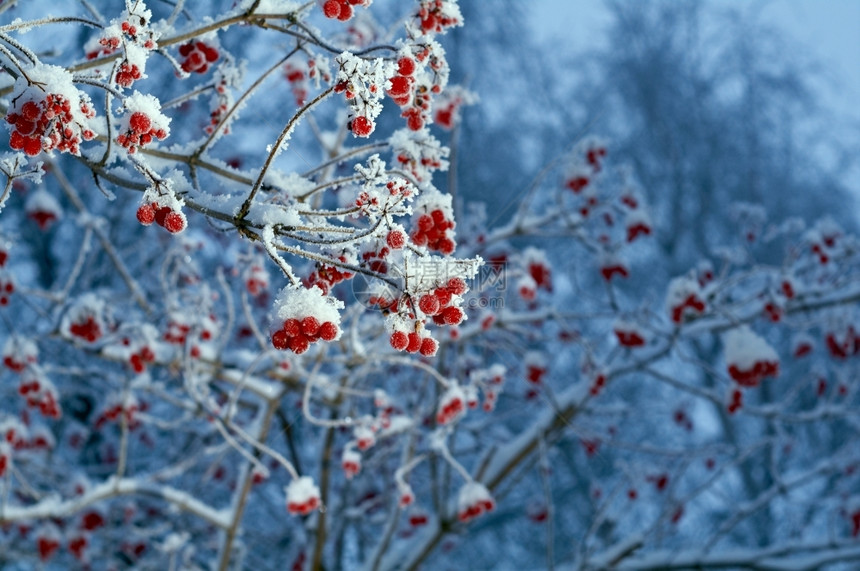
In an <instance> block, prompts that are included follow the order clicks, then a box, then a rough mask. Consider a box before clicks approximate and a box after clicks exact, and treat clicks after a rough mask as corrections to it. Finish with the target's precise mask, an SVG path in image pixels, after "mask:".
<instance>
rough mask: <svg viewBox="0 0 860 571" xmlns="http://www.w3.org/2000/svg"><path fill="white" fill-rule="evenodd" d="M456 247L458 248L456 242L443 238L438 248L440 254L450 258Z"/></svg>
mask: <svg viewBox="0 0 860 571" xmlns="http://www.w3.org/2000/svg"><path fill="white" fill-rule="evenodd" d="M455 246H456V244H454V240H452V239H450V238H442V239H441V240H439V245H438V247H437V250H439V252H440V253H441V254H444V255H445V256H449V255H451V254H453V253H454V247H455Z"/></svg>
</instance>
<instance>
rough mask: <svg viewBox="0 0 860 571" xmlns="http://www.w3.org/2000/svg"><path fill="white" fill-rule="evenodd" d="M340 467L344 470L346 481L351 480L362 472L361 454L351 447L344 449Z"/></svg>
mask: <svg viewBox="0 0 860 571" xmlns="http://www.w3.org/2000/svg"><path fill="white" fill-rule="evenodd" d="M340 466H341V468H343V471H344V474H345V475H346V479H347V480H351V479H352V478H353V477H354V476H356V475H357V474H358V473H359V472H361V454H359V453H358V452H356V451H355V450H353V449H352V448H350V447H346V448H344V449H343V455H342V456H341V459H340Z"/></svg>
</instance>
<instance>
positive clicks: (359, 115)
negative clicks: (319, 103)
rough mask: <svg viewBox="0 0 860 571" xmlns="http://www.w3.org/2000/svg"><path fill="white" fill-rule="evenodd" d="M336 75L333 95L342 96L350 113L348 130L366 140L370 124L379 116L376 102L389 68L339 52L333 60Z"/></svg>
mask: <svg viewBox="0 0 860 571" xmlns="http://www.w3.org/2000/svg"><path fill="white" fill-rule="evenodd" d="M335 61H336V64H337V67H338V71H337V77H336V78H335V87H334V90H335V93H343V95H344V97H345V98H346V101H347V103H348V104H349V107H350V109H351V110H352V113H351V118H350V129H351V130H352V133H353V135H355V136H356V137H369V136H370V134H371V133H373V130H374V129H375V128H376V123H374V120H375V119H376V118H377V117H378V116H379V114H380V113H381V112H382V103H380V99H381V98H382V96H383V91H384V89H385V83H386V81H387V79H388V76H389V75H390V71H391V64H390V63H387V62H386V61H385V60H383V59H381V58H377V59H373V60H367V59H362V58H360V57H357V56H354V55H352V54H351V53H349V52H343V53H342V54H340V55H339V56H338V57H337V59H336V60H335Z"/></svg>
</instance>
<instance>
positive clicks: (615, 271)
mask: <svg viewBox="0 0 860 571" xmlns="http://www.w3.org/2000/svg"><path fill="white" fill-rule="evenodd" d="M600 275H601V277H603V279H604V280H605V281H607V282H610V281H612V278H613V277H615V276H618V277H621V278H629V277H630V268H628V267H627V263H626V262H625V261H624V259H623V258H622V257H621V256H620V255H618V254H614V253H609V252H606V253H604V254H603V256H601V259H600Z"/></svg>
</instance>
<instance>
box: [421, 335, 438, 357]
mask: <svg viewBox="0 0 860 571" xmlns="http://www.w3.org/2000/svg"><path fill="white" fill-rule="evenodd" d="M438 349H439V344H438V343H437V342H436V340H435V339H433V338H432V337H425V338H424V339H422V340H421V347H420V348H419V351H420V352H421V354H422V355H424V356H425V357H432V356H433V355H435V354H436V351H437V350H438Z"/></svg>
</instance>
